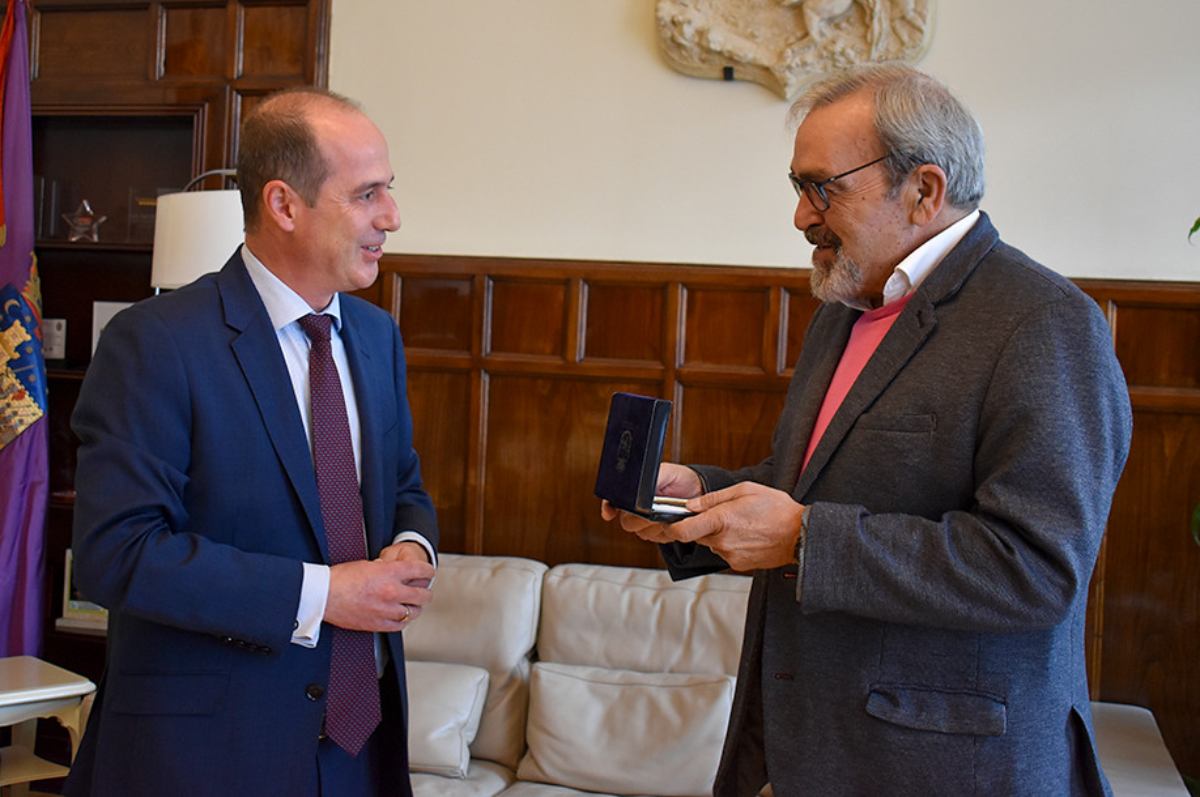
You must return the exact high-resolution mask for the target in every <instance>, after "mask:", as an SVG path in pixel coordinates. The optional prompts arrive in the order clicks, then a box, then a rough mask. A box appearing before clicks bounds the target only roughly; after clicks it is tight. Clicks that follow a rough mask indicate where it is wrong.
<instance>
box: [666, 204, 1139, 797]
mask: <svg viewBox="0 0 1200 797" xmlns="http://www.w3.org/2000/svg"><path fill="white" fill-rule="evenodd" d="M859 316H860V313H859V312H858V311H856V310H851V309H850V308H848V307H845V306H842V305H837V304H831V305H824V306H822V307H821V308H820V309H819V310H818V311H817V312H816V314H815V315H814V316H813V320H812V323H811V325H810V326H809V329H808V332H807V334H806V336H805V339H804V346H803V348H802V350H801V353H800V359H799V362H798V363H797V364H796V371H795V376H794V378H793V380H792V384H791V387H790V389H789V391H788V396H787V400H786V404H785V406H784V410H783V414H782V416H781V417H780V420H779V424H778V426H777V427H776V430H775V437H774V441H773V446H772V454H771V456H770V457H768V458H767V459H766V460H764V461H763V462H761V463H759V464H758V465H755V466H752V467H749V468H745V469H742V470H739V471H726V470H722V469H720V468H710V467H697V470H698V471H699V472H700V474H701V477H702V478H703V479H704V482H705V484H706V486H707V487H708V488H709V489H713V490H715V489H721V488H723V487H727V486H729V485H731V484H733V483H735V482H739V481H748V480H749V481H757V482H760V483H763V484H767V485H770V486H773V487H775V488H778V489H781V490H785V491H787V492H788V493H790V494H791V495H792V496H793V497H794V498H795V500H796V501H798V502H800V503H802V504H805V505H807V506H809V507H810V510H809V518H808V536H807V540H806V545H805V551H804V564H803V567H802V568H801V569H800V572H799V573H798V572H797V570H798V568H797V567H795V566H792V567H788V568H779V569H776V570H768V571H759V572H757V573H755V576H754V585H753V588H752V590H751V595H750V601H749V606H748V610H747V618H746V631H745V640H744V643H743V649H742V660H741V665H740V669H739V673H738V682H737V692H736V695H735V697H734V704H733V711H732V714H731V717H730V726H729V732H728V735H727V737H726V741H725V751H724V756H723V758H722V762H721V767H720V770H719V772H718V774H717V781H716V785H715V787H714V794H715V795H717V797H750V795H755V794H757V793H758V790H759V788H760V787H761V786H762V785H763V784H764V783H765V782H766V781H767V780H768V778H769V779H770V781H771V782H772V785H773V786H774V790H775V793H776V794H778V795H792V794H822V795H841V794H846V795H857V794H889V795H913V797H917V796H918V795H919V796H920V797H927V796H928V795H942V794H944V795H954V797H960V796H961V795H981V796H982V795H1001V794H1002V795H1006V797H1018V796H1020V797H1024V796H1026V795H1028V797H1038V796H1040V795H1049V794H1053V795H1101V794H1107V793H1108V785H1107V783H1106V781H1105V779H1104V777H1103V774H1102V772H1101V769H1100V765H1099V762H1098V760H1097V757H1096V753H1095V742H1094V738H1093V733H1092V727H1091V708H1090V703H1089V700H1088V688H1087V670H1086V662H1085V658H1084V644H1083V642H1084V626H1085V620H1086V617H1085V611H1086V605H1087V594H1088V581H1089V579H1090V577H1091V573H1092V568H1093V566H1094V564H1095V562H1096V555H1097V551H1098V550H1099V547H1100V541H1101V538H1102V536H1103V534H1104V526H1105V520H1106V518H1107V516H1108V511H1109V505H1110V502H1111V500H1112V495H1113V490H1114V489H1115V487H1116V484H1117V479H1118V478H1119V477H1120V474H1121V470H1122V468H1123V467H1124V464H1125V459H1126V456H1127V455H1128V452H1129V442H1130V435H1131V414H1130V407H1129V394H1128V390H1127V388H1126V386H1125V380H1124V378H1123V376H1122V374H1121V368H1120V365H1119V364H1118V362H1117V358H1116V356H1115V354H1114V352H1113V346H1112V337H1111V331H1110V329H1109V327H1108V325H1107V323H1106V322H1105V319H1104V315H1103V314H1102V313H1101V312H1100V309H1099V308H1098V307H1097V306H1096V303H1095V302H1094V301H1092V300H1091V299H1090V298H1088V297H1087V296H1086V295H1085V294H1083V293H1082V292H1081V291H1080V290H1079V289H1078V288H1077V287H1076V286H1074V285H1073V284H1072V283H1071V282H1070V281H1068V280H1066V279H1064V278H1063V277H1061V276H1059V275H1057V274H1055V273H1053V272H1051V271H1049V270H1048V269H1046V268H1044V267H1042V266H1040V265H1038V264H1037V263H1035V262H1033V261H1032V260H1030V259H1029V258H1028V257H1026V256H1025V255H1024V254H1022V253H1021V252H1019V251H1017V250H1016V249H1013V248H1012V247H1010V246H1007V245H1005V244H1004V243H1003V242H1002V241H1001V240H1000V238H999V235H998V234H997V232H996V230H995V228H994V227H993V226H992V224H991V222H990V221H989V220H988V217H987V215H986V214H984V215H982V216H981V218H980V220H979V221H978V222H977V223H976V224H975V225H974V226H973V227H972V228H971V230H970V231H969V232H968V233H967V235H966V237H965V238H963V240H962V241H961V242H960V243H959V244H958V245H957V246H956V247H955V248H954V249H953V250H952V251H951V252H949V253H948V254H947V255H946V257H945V259H944V260H943V261H942V262H941V264H940V265H938V267H937V268H936V269H934V270H933V272H931V273H930V275H929V276H928V278H927V279H926V280H925V281H924V282H923V283H922V284H921V286H920V287H919V288H918V289H917V291H916V292H915V294H914V295H913V297H912V299H911V300H910V301H909V303H908V305H907V306H906V307H905V308H904V309H903V310H902V311H901V313H900V315H899V316H898V317H897V318H896V321H895V324H894V325H893V326H892V328H891V330H890V331H889V332H888V334H887V336H886V337H885V338H884V339H883V341H882V342H881V343H880V345H879V348H878V349H877V350H876V351H875V354H874V355H873V356H872V358H871V360H870V361H869V362H868V363H867V365H866V367H865V368H864V369H863V371H862V373H861V374H860V375H859V377H858V379H857V380H856V381H855V383H854V385H853V387H852V388H851V390H850V392H849V393H848V394H847V395H846V397H845V400H844V401H843V402H842V404H841V406H840V407H839V409H838V410H837V412H836V413H835V415H834V417H833V419H832V420H831V422H830V424H829V427H828V428H827V429H826V431H825V434H824V436H822V438H821V440H820V441H819V442H818V444H817V446H816V448H815V450H814V451H813V456H812V459H811V461H810V462H809V463H808V466H807V467H805V468H803V470H802V458H803V456H804V452H805V450H806V448H807V446H808V441H809V436H810V435H811V433H812V429H813V424H814V421H815V420H816V417H817V413H818V411H819V409H820V406H821V403H822V401H823V400H824V396H825V391H826V389H827V388H828V386H829V383H830V380H831V378H832V376H833V373H834V370H835V369H836V367H837V364H838V361H839V359H840V358H841V356H842V352H843V351H844V349H845V346H846V341H847V339H848V338H849V335H850V331H851V328H852V327H853V325H854V322H855V321H856V320H857V319H858V317H859ZM664 553H665V555H666V557H667V560H668V562H669V564H670V566H671V569H672V572H673V574H674V575H676V576H677V577H684V576H688V575H695V574H697V573H700V572H704V571H706V570H711V569H714V568H719V567H722V566H723V565H724V563H723V562H721V561H720V560H719V559H718V558H717V557H716V556H715V555H714V554H712V552H711V551H708V549H706V548H703V547H699V546H684V545H678V544H676V545H670V546H665V548H664Z"/></svg>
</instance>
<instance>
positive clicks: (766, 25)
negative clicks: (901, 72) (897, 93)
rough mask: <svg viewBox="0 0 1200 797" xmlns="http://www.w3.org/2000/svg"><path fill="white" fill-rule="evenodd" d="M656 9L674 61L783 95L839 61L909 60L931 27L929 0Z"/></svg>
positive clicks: (692, 2)
mask: <svg viewBox="0 0 1200 797" xmlns="http://www.w3.org/2000/svg"><path fill="white" fill-rule="evenodd" d="M656 14H657V17H658V38H659V43H660V44H661V46H662V50H663V54H664V55H665V56H666V59H667V61H668V63H670V64H671V66H673V67H674V68H675V69H678V70H679V71H680V72H683V73H684V74H687V75H695V76H696V77H708V78H717V79H725V80H750V81H753V82H755V83H760V84H762V85H764V86H766V87H767V88H769V89H771V90H773V91H775V92H777V93H778V94H780V95H781V96H782V97H783V98H784V99H791V98H792V97H794V96H796V94H797V93H798V92H799V91H800V89H801V88H803V87H804V85H805V84H806V83H809V82H810V81H812V80H814V79H816V78H817V77H819V76H821V75H822V74H825V73H827V72H830V71H833V70H835V69H839V68H842V67H846V66H851V65H853V64H863V63H872V62H877V61H908V62H910V63H911V62H914V61H916V60H917V59H918V58H920V57H921V56H922V55H923V54H924V53H925V51H926V50H927V49H928V48H929V40H930V38H931V36H932V33H933V25H932V14H933V0H658V6H657V10H656Z"/></svg>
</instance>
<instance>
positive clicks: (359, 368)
mask: <svg viewBox="0 0 1200 797" xmlns="http://www.w3.org/2000/svg"><path fill="white" fill-rule="evenodd" d="M358 316H359V314H358V312H357V310H356V308H355V307H354V305H353V304H352V303H351V302H347V301H346V300H345V297H344V296H343V297H342V331H341V335H342V342H343V343H344V344H345V346H346V361H347V362H348V363H349V364H350V376H351V379H352V380H353V382H354V394H355V397H356V398H357V403H358V422H359V427H360V429H361V436H360V438H359V440H360V445H361V446H362V497H363V522H364V523H365V524H366V531H367V553H368V557H369V558H372V557H375V556H377V555H378V554H379V551H380V550H381V549H382V548H383V547H384V546H386V545H388V544H389V543H390V542H391V540H390V539H388V540H385V539H384V536H385V535H386V533H387V531H388V530H387V529H385V528H384V527H383V521H384V518H383V501H382V500H381V498H380V496H381V492H380V490H381V485H380V480H381V479H382V476H381V468H382V463H381V460H380V452H379V447H378V444H377V441H379V440H382V439H383V432H384V429H383V423H382V408H383V402H381V401H380V400H379V398H378V397H379V396H384V395H387V385H386V384H385V383H384V382H383V381H382V380H383V377H384V376H385V375H386V371H387V369H386V368H383V367H382V366H381V365H380V362H382V361H383V358H382V357H375V356H373V352H372V351H371V345H370V344H371V341H370V340H369V338H368V336H366V335H364V334H363V330H362V328H361V325H360V324H359V323H356V322H357V321H358ZM376 359H378V360H379V361H380V362H376Z"/></svg>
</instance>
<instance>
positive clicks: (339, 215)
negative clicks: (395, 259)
mask: <svg viewBox="0 0 1200 797" xmlns="http://www.w3.org/2000/svg"><path fill="white" fill-rule="evenodd" d="M238 177H239V184H240V189H241V192H242V204H243V208H244V213H245V222H246V240H245V245H244V246H242V247H241V248H240V249H239V250H238V251H237V252H235V253H234V254H233V256H232V257H231V258H230V259H229V261H228V262H227V263H226V264H225V266H224V268H223V269H221V271H220V272H219V273H217V274H211V275H208V276H205V277H203V278H201V279H200V280H198V281H196V282H195V283H193V284H191V285H189V286H187V287H184V288H182V289H180V290H178V291H175V292H173V293H170V294H167V295H164V296H161V297H157V298H154V299H150V300H148V301H145V302H141V303H139V304H137V305H135V306H134V307H132V308H130V309H129V310H127V311H125V312H123V313H121V314H120V315H119V316H118V317H117V318H115V319H114V320H113V321H112V322H111V323H110V325H109V326H108V327H107V329H106V330H105V333H104V336H103V339H102V340H101V342H100V345H99V347H98V350H97V352H96V356H95V358H94V360H93V362H92V365H91V367H90V368H89V370H88V375H87V378H86V379H85V381H84V384H83V387H82V389H81V391H80V396H79V402H78V405H77V407H76V411H75V415H74V417H73V428H74V430H75V432H76V434H78V436H79V438H80V441H81V445H80V449H79V460H78V471H77V475H76V488H77V491H78V501H77V504H76V512H75V533H74V543H73V546H74V551H75V561H76V577H77V579H78V584H79V587H80V589H81V590H82V592H83V593H85V594H86V595H87V596H88V597H89V599H91V600H94V601H97V602H99V603H101V604H103V605H104V606H106V607H108V609H109V612H110V614H109V633H108V659H107V667H106V671H105V675H104V678H103V680H102V682H101V685H100V689H99V692H98V694H97V698H96V703H95V706H94V708H93V711H92V715H91V719H90V721H89V723H88V727H87V731H86V733H85V735H84V738H83V741H82V743H81V745H80V750H79V755H78V757H77V759H76V761H75V764H74V766H73V768H72V772H71V775H70V778H69V779H68V782H67V789H66V793H67V794H70V795H85V794H94V795H163V794H172V793H176V794H187V795H209V794H211V795H221V797H224V796H225V795H229V794H286V795H339V797H340V796H341V795H366V794H371V795H376V794H379V795H408V794H411V787H410V785H409V778H408V764H407V753H406V749H407V739H406V733H405V728H406V707H405V697H404V695H405V683H404V650H403V643H402V639H401V634H400V632H401V631H402V630H403V629H404V628H405V627H406V626H407V625H408V624H409V623H411V622H412V621H413V620H414V619H415V618H416V617H417V616H418V615H420V613H421V608H422V607H423V606H424V605H425V604H426V603H427V602H428V601H429V597H430V591H429V583H430V581H431V579H432V578H433V575H434V564H435V563H436V546H437V524H436V519H435V515H434V510H433V506H432V504H431V502H430V500H429V496H428V495H427V494H426V493H425V491H424V489H423V488H422V485H421V477H420V468H419V464H418V460H417V455H416V452H415V451H414V450H413V445H412V420H411V416H410V413H409V407H408V402H407V397H406V383H405V365H404V349H403V345H402V343H401V339H400V333H399V330H398V329H397V327H396V324H395V322H394V321H393V320H392V318H391V317H390V316H388V315H387V314H386V313H385V312H383V311H382V310H380V309H378V308H376V307H374V306H372V305H370V304H368V303H367V302H364V301H362V300H360V299H358V298H355V297H353V296H348V295H346V294H344V293H342V292H344V291H353V290H357V289H362V288H366V287H368V286H369V285H371V284H372V283H373V282H374V280H375V278H376V276H377V274H378V265H379V259H380V257H381V253H382V252H381V247H382V244H383V242H384V239H385V238H386V236H387V233H388V232H391V231H394V230H396V229H398V228H399V226H400V217H399V214H398V211H397V207H396V204H395V202H394V201H393V200H392V198H391V196H390V195H389V193H388V191H389V189H390V186H391V183H392V179H393V174H392V170H391V167H390V165H389V161H388V149H387V144H386V142H385V141H384V138H383V135H382V134H381V133H380V131H379V129H378V128H377V127H375V125H374V124H372V123H371V121H370V120H369V119H368V118H367V117H366V116H365V115H364V114H363V113H362V111H361V110H360V109H359V108H358V107H357V106H356V105H355V104H354V103H352V102H351V101H349V100H347V99H345V98H342V97H339V96H337V95H334V94H331V93H328V92H324V91H320V90H315V89H303V90H295V91H290V92H284V93H281V94H277V95H273V96H271V97H269V98H267V99H266V100H264V101H263V102H262V103H261V104H260V105H259V106H258V107H257V108H256V109H255V110H254V111H253V113H251V114H250V116H249V117H248V118H247V119H246V122H245V124H244V126H243V129H242V134H241V142H240V155H239V160H238ZM310 314H318V315H323V316H326V318H325V319H322V323H324V324H327V325H329V326H330V327H331V331H330V333H329V336H328V337H329V342H328V343H327V344H324V345H325V346H326V349H325V351H326V352H329V353H327V354H324V355H322V357H323V358H324V359H322V362H326V361H328V360H329V359H330V354H331V359H332V363H333V365H334V366H336V369H335V370H334V369H333V368H331V369H330V370H327V371H325V372H324V373H325V374H328V375H329V379H330V380H331V383H332V384H334V385H335V390H336V384H337V382H338V381H340V383H341V387H342V390H341V395H342V397H343V399H344V405H345V407H344V409H345V414H344V420H342V421H341V423H340V428H341V430H342V432H343V437H342V438H341V439H342V440H343V441H344V442H345V443H346V445H344V446H342V450H344V452H345V456H344V458H343V459H342V460H341V464H342V466H343V467H342V468H341V471H340V472H335V473H334V476H335V477H336V479H338V480H341V482H342V483H346V484H349V485H350V487H349V491H348V492H349V496H350V499H353V500H350V499H347V501H348V502H349V503H352V504H353V507H354V508H353V510H352V511H350V512H349V513H348V515H349V518H350V520H349V523H350V526H351V527H352V530H353V534H351V535H348V536H349V537H351V538H353V537H358V536H361V537H362V539H361V540H353V541H354V542H355V543H356V544H358V546H359V549H361V550H362V554H361V555H360V556H358V557H357V558H346V557H341V558H339V557H336V556H334V557H331V555H330V542H331V540H330V539H327V527H328V526H330V525H331V524H330V522H329V520H328V515H327V514H326V513H328V512H329V511H330V506H329V504H328V502H327V501H326V498H327V496H328V491H327V490H326V488H325V487H324V486H322V487H320V489H319V488H318V478H317V473H318V472H321V473H322V474H324V473H326V472H327V471H326V470H321V468H320V466H315V465H314V460H315V456H314V453H313V451H314V449H313V445H312V440H313V435H314V427H318V428H320V426H321V424H317V423H315V420H316V419H317V418H318V414H317V413H316V411H315V402H314V403H313V404H312V405H310V398H309V379H310V365H311V363H310V343H309V338H308V336H307V334H306V331H305V330H306V329H307V327H302V322H304V321H305V320H306V317H307V316H309V315H310ZM316 348H317V347H316V345H315V344H314V345H313V346H312V351H313V352H315V351H316ZM312 359H313V360H317V359H321V358H320V357H318V356H317V355H316V354H314V355H313V357H312ZM335 371H336V372H335ZM312 373H313V380H314V383H315V382H316V381H319V380H318V379H317V377H316V376H315V374H316V372H315V371H313V372H312ZM339 403H340V402H339ZM319 417H320V418H322V423H324V420H323V419H324V417H325V416H324V415H321V416H319ZM347 426H348V427H349V435H348V440H347V439H346V438H345V435H344V432H345V429H346V427H347ZM351 449H352V453H351ZM322 478H326V477H325V476H324V475H322ZM324 483H327V482H323V485H324ZM359 498H360V499H361V501H359V500H358V499H359ZM359 507H361V508H359ZM341 509H344V506H343V507H341ZM345 516H346V514H345V513H343V514H342V515H341V517H345ZM359 529H361V535H360V534H359ZM335 562H336V563H335ZM339 635H344V636H340V637H339ZM356 635H357V636H356ZM339 638H342V639H356V640H358V641H359V642H361V643H362V644H361V646H360V648H359V649H360V652H361V651H364V650H365V654H364V656H360V657H359V659H358V661H359V663H362V661H363V660H364V659H365V660H366V661H367V664H366V665H365V667H366V671H367V674H368V676H369V677H368V678H367V679H365V680H363V681H361V682H360V683H359V684H356V686H355V688H354V689H344V690H341V692H340V693H339V694H334V693H335V692H336V691H337V690H336V688H335V686H334V684H331V659H333V658H334V656H333V654H332V653H331V651H332V650H333V649H334V648H335V647H336V646H337V644H338V643H337V641H336V640H338V639H339ZM372 647H373V654H374V655H373V657H372ZM358 672H359V674H360V675H361V674H362V672H363V670H362V668H360V669H359V671H358ZM335 682H336V679H335ZM376 687H378V696H377V697H376V696H375V692H374V690H375V689H376ZM364 696H367V697H370V701H368V702H371V701H373V704H372V705H373V709H372V710H371V711H361V712H360V711H359V710H358V708H356V706H358V705H360V703H358V702H355V701H360V700H363V699H364ZM335 699H339V700H341V701H342V702H340V703H339V704H338V705H339V706H350V708H349V709H346V712H347V714H346V715H347V716H348V717H349V720H350V721H351V722H353V723H358V724H359V726H360V728H361V726H362V723H363V722H366V727H365V730H363V731H362V737H361V738H363V739H365V742H363V743H361V744H358V743H351V744H347V743H346V742H344V741H340V739H342V737H341V736H339V735H338V733H335V732H334V731H333V730H332V728H331V727H329V726H332V725H334V724H335V723H333V722H332V721H331V720H332V718H333V716H334V713H333V712H332V706H333V701H334V700H335ZM347 700H349V701H350V702H349V703H347V702H345V701H347ZM327 709H329V710H327ZM364 717H370V719H369V720H364ZM336 724H338V725H339V727H342V725H344V723H342V722H341V721H339V723H336Z"/></svg>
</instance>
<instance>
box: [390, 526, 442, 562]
mask: <svg viewBox="0 0 1200 797" xmlns="http://www.w3.org/2000/svg"><path fill="white" fill-rule="evenodd" d="M399 542H415V543H417V544H418V545H420V546H421V547H422V548H424V549H425V555H426V556H428V557H429V563H430V564H431V565H433V569H434V570H437V566H438V565H437V551H435V550H433V546H432V545H430V544H429V540H427V539H425V537H424V536H422V535H421V534H419V533H417V532H415V531H402V532H400V533H399V534H397V535H396V538H395V539H394V540H392V545H395V544H396V543H399Z"/></svg>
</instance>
